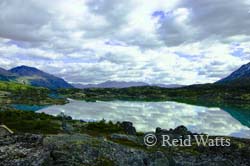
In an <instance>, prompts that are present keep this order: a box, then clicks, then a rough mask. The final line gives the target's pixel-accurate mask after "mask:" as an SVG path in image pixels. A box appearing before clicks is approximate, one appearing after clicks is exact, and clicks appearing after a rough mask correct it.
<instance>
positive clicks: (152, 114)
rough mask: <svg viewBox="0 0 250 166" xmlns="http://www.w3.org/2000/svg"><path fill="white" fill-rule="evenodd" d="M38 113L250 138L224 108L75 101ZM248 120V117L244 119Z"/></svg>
mask: <svg viewBox="0 0 250 166" xmlns="http://www.w3.org/2000/svg"><path fill="white" fill-rule="evenodd" d="M38 112H44V113H47V114H51V115H58V114H59V113H61V112H63V113H64V114H66V115H69V116H71V117H72V118H73V119H81V120H85V121H98V120H102V119H105V120H111V121H114V122H116V121H121V122H122V121H131V122H133V124H134V126H135V127H136V130H137V131H146V132H148V131H154V130H155V128H156V127H161V128H164V129H170V128H175V127H177V126H180V125H184V126H186V127H187V128H188V129H189V130H190V131H192V132H196V133H206V134H209V135H224V136H234V137H242V138H250V128H249V126H247V125H243V124H244V123H249V122H250V119H248V117H246V118H247V119H243V121H244V123H241V122H240V121H239V120H238V119H236V118H234V117H233V116H232V115H231V114H230V113H228V112H227V111H225V110H223V109H221V108H216V107H214V108H208V107H201V106H193V105H188V104H183V103H177V102H170V101H165V102H131V101H97V102H86V101H76V100H71V101H70V103H68V104H66V105H55V106H50V107H46V108H43V109H41V110H39V111H38ZM242 117H244V116H242Z"/></svg>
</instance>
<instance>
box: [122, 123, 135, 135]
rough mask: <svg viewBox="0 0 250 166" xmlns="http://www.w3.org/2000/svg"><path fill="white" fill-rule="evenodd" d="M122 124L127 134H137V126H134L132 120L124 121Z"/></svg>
mask: <svg viewBox="0 0 250 166" xmlns="http://www.w3.org/2000/svg"><path fill="white" fill-rule="evenodd" d="M121 126H122V128H123V129H124V131H125V133H126V134H129V135H136V130H135V127H134V126H133V123H132V122H126V121H124V122H122V124H121Z"/></svg>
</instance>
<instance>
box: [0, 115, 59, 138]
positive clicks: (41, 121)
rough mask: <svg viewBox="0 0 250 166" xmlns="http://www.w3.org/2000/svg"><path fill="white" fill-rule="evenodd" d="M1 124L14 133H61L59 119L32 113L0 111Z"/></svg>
mask: <svg viewBox="0 0 250 166" xmlns="http://www.w3.org/2000/svg"><path fill="white" fill-rule="evenodd" d="M0 122H2V123H3V124H5V125H7V126H8V127H9V128H10V129H12V130H13V131H14V132H28V133H42V134H57V133H59V132H60V131H61V129H60V119H59V118H58V117H54V116H50V115H47V114H44V113H35V112H32V111H14V110H12V111H11V110H9V111H0Z"/></svg>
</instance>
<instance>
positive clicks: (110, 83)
mask: <svg viewBox="0 0 250 166" xmlns="http://www.w3.org/2000/svg"><path fill="white" fill-rule="evenodd" d="M73 86H74V87H76V88H79V89H87V88H128V87H140V86H158V87H163V88H178V87H183V85H177V84H170V85H165V84H147V83H144V82H133V81H131V82H125V81H106V82H103V83H100V84H86V85H83V84H73Z"/></svg>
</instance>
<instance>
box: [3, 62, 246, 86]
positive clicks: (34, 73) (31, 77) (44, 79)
mask: <svg viewBox="0 0 250 166" xmlns="http://www.w3.org/2000/svg"><path fill="white" fill-rule="evenodd" d="M0 80H1V81H12V82H18V83H22V84H27V85H32V86H38V87H46V88H49V89H59V88H79V89H86V88H128V87H140V86H158V87H163V88H179V87H183V86H184V85H178V84H170V85H165V84H147V83H144V82H133V81H132V82H125V81H106V82H103V83H100V84H85V85H84V84H72V85H71V84H69V83H68V82H66V81H65V80H64V79H62V78H59V77H56V76H54V75H51V74H48V73H45V72H43V71H41V70H39V69H37V68H34V67H29V66H18V67H15V68H12V69H10V70H5V69H3V68H0ZM215 84H222V85H241V86H245V85H247V86H248V85H250V63H248V64H245V65H243V66H241V67H240V68H239V69H238V70H236V71H234V72H233V73H232V74H230V75H229V76H228V77H226V78H223V79H221V80H219V81H217V82H215Z"/></svg>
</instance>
